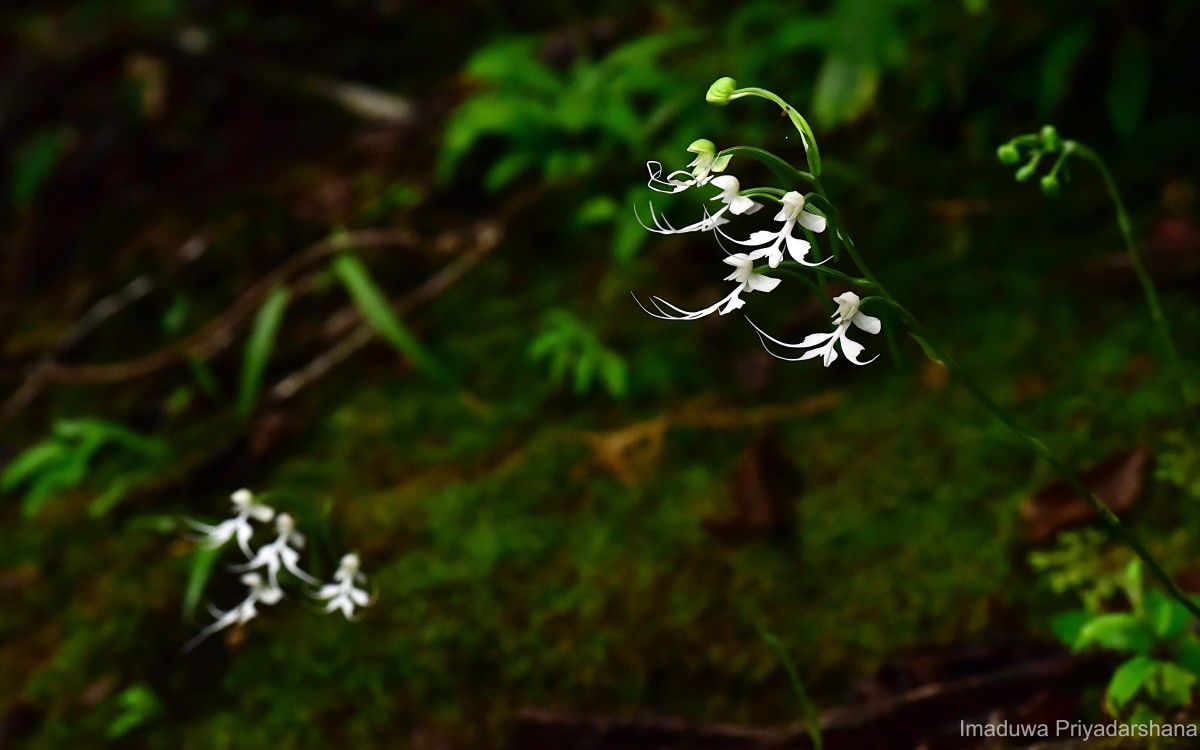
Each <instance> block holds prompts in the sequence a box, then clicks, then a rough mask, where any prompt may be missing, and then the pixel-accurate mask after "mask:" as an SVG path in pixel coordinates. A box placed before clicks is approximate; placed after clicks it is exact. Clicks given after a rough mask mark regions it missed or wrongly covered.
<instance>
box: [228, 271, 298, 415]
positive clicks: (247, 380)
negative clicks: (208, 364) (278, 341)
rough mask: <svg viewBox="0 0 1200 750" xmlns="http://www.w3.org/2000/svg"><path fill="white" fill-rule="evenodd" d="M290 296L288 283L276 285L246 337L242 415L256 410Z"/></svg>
mask: <svg viewBox="0 0 1200 750" xmlns="http://www.w3.org/2000/svg"><path fill="white" fill-rule="evenodd" d="M290 297H291V291H290V290H289V289H288V288H287V287H282V286H279V287H275V289H273V290H272V291H271V294H270V295H268V296H267V299H266V300H265V301H264V302H263V304H262V307H260V308H259V310H258V315H257V316H256V317H255V319H254V327H253V329H251V331H250V337H249V338H248V339H247V340H246V352H245V354H244V355H243V356H242V379H241V383H240V384H239V386H238V400H237V413H238V415H239V416H241V417H248V416H250V412H252V411H254V404H255V403H256V402H257V401H258V391H259V389H260V387H261V386H262V379H263V374H264V373H265V372H266V371H267V363H268V362H269V361H270V359H271V350H272V349H274V348H275V338H276V336H278V334H279V326H280V325H281V324H282V323H283V313H284V311H285V310H286V309H287V304H288V300H289V299H290Z"/></svg>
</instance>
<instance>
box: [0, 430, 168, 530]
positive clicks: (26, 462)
mask: <svg viewBox="0 0 1200 750" xmlns="http://www.w3.org/2000/svg"><path fill="white" fill-rule="evenodd" d="M168 459H169V451H168V448H167V443H166V442H165V441H164V440H162V439H161V438H158V437H156V436H146V435H141V434H138V433H136V432H134V431H133V430H130V429H129V428H127V427H125V426H123V425H120V424H116V423H114V422H107V421H104V420H101V419H93V418H84V419H72V420H66V419H63V420H59V421H58V422H56V423H55V424H54V429H53V431H52V432H51V434H50V436H49V437H47V438H46V439H45V440H43V441H41V442H39V443H36V444H35V445H33V446H31V447H30V448H29V449H28V450H26V451H25V452H24V453H22V454H20V455H19V456H17V457H16V458H14V459H13V460H12V462H11V463H9V464H8V465H7V466H6V467H5V468H4V472H3V474H0V491H4V492H12V491H14V490H18V489H20V488H22V487H23V488H24V489H23V494H24V499H23V501H22V504H21V510H22V512H23V513H24V515H25V516H26V517H32V516H35V515H37V513H38V512H39V511H40V510H41V509H42V508H43V507H44V506H45V505H46V503H48V502H50V501H51V500H53V499H54V497H55V496H57V495H60V494H62V493H63V492H65V491H67V490H71V489H74V488H75V487H78V486H80V485H82V484H84V483H88V482H90V483H91V484H92V485H93V487H94V488H95V489H96V491H97V494H96V495H95V497H94V498H93V499H92V501H91V503H90V504H89V506H88V512H89V514H90V515H92V516H101V515H104V514H105V513H108V512H109V511H110V510H112V508H113V507H114V506H115V505H116V504H117V503H119V502H120V501H121V500H122V498H124V497H125V495H126V493H128V492H129V490H130V489H132V488H133V487H135V486H136V485H137V484H138V483H140V482H142V481H145V480H146V479H148V478H150V477H153V476H154V475H155V474H156V473H157V472H158V471H160V470H161V469H162V468H163V467H164V466H166V464H167V461H168ZM102 483H103V484H107V486H106V487H104V488H103V489H100V486H102Z"/></svg>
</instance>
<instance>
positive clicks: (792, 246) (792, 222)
mask: <svg viewBox="0 0 1200 750" xmlns="http://www.w3.org/2000/svg"><path fill="white" fill-rule="evenodd" d="M775 221H782V222H783V227H782V228H781V229H780V230H779V231H778V232H770V231H766V230H763V231H759V232H755V233H754V234H752V235H750V239H748V240H735V239H733V238H732V237H729V236H728V235H726V237H727V238H728V239H730V240H732V241H733V242H736V243H737V244H739V245H743V246H745V247H754V248H758V249H757V250H754V251H753V252H752V253H750V257H751V258H755V259H757V258H766V259H767V265H769V266H770V267H771V268H776V267H778V266H779V263H780V262H781V261H782V260H783V250H782V249H780V245H782V244H783V243H784V242H785V241H786V242H787V250H788V254H789V255H791V256H792V258H793V259H794V260H795V261H796V262H797V263H803V264H804V265H806V266H815V265H820V263H809V262H808V261H806V260H805V258H806V257H807V256H808V250H809V248H810V247H812V245H810V244H809V243H808V241H807V240H803V239H800V238H799V237H794V236H792V229H793V228H794V227H795V226H796V224H797V223H799V224H800V226H802V227H805V228H806V229H810V230H812V231H813V232H824V231H825V224H826V222H825V217H824V216H818V215H817V214H815V213H812V212H811V211H809V210H808V207H807V206H805V205H804V196H803V195H801V194H800V193H797V192H796V191H795V190H793V191H792V192H790V193H787V194H786V195H784V196H783V204H782V205H781V206H780V208H779V213H778V214H776V215H775ZM822 262H824V261H822Z"/></svg>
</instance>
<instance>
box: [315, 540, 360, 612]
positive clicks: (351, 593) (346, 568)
mask: <svg viewBox="0 0 1200 750" xmlns="http://www.w3.org/2000/svg"><path fill="white" fill-rule="evenodd" d="M360 566H361V562H360V561H359V559H358V555H357V554H355V553H353V552H351V553H350V554H348V555H345V556H344V557H342V561H341V563H340V564H339V565H338V569H337V572H336V573H334V574H333V580H334V581H335V583H327V584H325V585H324V586H322V587H321V590H320V591H318V592H317V593H316V594H314V596H315V597H316V598H318V599H328V600H329V601H328V603H327V604H326V605H325V611H326V612H333V611H334V610H341V612H342V614H343V615H345V617H346V619H347V620H349V619H350V618H351V615H353V614H354V608H355V607H356V606H357V607H365V606H367V605H368V604H370V603H371V597H370V596H368V595H367V592H366V591H364V590H363V589H360V588H357V587H356V586H355V585H354V584H355V583H366V580H367V579H366V576H364V575H363V574H362V573H361V572H359V567H360Z"/></svg>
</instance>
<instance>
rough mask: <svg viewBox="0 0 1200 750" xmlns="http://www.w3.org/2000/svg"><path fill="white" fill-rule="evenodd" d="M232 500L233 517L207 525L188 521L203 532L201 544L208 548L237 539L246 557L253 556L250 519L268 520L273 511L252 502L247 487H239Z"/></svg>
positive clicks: (252, 532) (252, 533)
mask: <svg viewBox="0 0 1200 750" xmlns="http://www.w3.org/2000/svg"><path fill="white" fill-rule="evenodd" d="M230 500H232V501H233V511H234V515H233V518H230V519H228V520H226V521H222V522H221V523H219V524H217V525H216V526H209V525H207V524H203V523H200V522H198V521H193V520H191V519H188V523H189V524H190V525H191V526H192V527H193V528H195V529H196V530H197V531H202V532H204V537H203V538H202V539H201V544H203V545H204V546H205V547H209V548H210V549H212V548H216V547H221V546H223V545H224V544H225V543H226V542H228V541H229V540H230V539H237V543H238V546H239V547H241V549H242V552H244V553H246V557H253V554H252V553H251V552H250V538H251V537H252V536H254V527H253V526H252V525H251V524H250V521H251V520H254V521H261V522H262V523H267V522H269V521H270V520H271V519H272V518H274V517H275V511H274V510H273V509H272V508H270V507H269V506H266V505H263V504H262V503H256V502H254V494H253V493H252V492H250V490H247V489H240V490H238V491H237V492H234V493H233V494H232V495H230Z"/></svg>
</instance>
